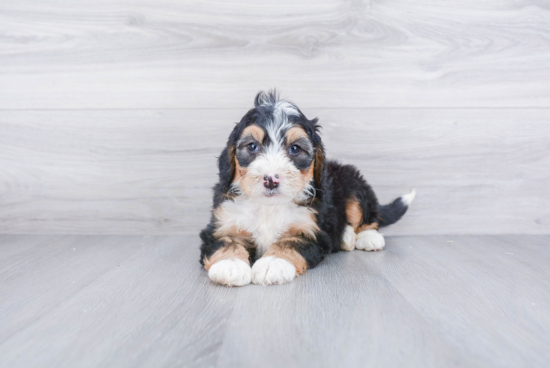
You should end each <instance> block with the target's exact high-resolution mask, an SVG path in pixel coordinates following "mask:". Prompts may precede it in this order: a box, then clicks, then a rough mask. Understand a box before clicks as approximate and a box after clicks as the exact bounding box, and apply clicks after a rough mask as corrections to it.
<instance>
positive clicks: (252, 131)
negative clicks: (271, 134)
mask: <svg viewBox="0 0 550 368" xmlns="http://www.w3.org/2000/svg"><path fill="white" fill-rule="evenodd" d="M245 135H251V136H252V138H254V139H255V140H256V141H257V142H258V143H262V141H263V140H264V136H265V132H264V130H263V129H262V128H260V127H259V126H257V125H249V126H247V127H246V128H245V129H244V130H243V133H242V134H241V137H244V136H245Z"/></svg>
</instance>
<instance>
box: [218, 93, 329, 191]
mask: <svg viewBox="0 0 550 368" xmlns="http://www.w3.org/2000/svg"><path fill="white" fill-rule="evenodd" d="M262 97H263V98H262ZM256 101H257V102H256V107H255V108H254V109H252V110H250V111H249V112H248V113H247V114H246V115H245V117H244V118H243V119H242V120H241V122H240V123H239V124H238V125H237V126H236V127H235V130H234V131H233V134H232V137H230V140H229V143H228V153H229V154H228V159H229V160H232V161H233V162H232V163H231V166H232V184H231V191H233V192H234V193H241V194H245V195H247V196H249V197H251V198H263V199H265V200H270V201H276V200H295V201H302V200H306V199H307V198H310V197H311V196H313V195H314V192H315V190H314V188H315V180H316V179H318V176H319V175H320V172H319V171H320V170H321V168H322V164H323V148H322V144H321V141H320V137H319V135H318V134H317V128H318V126H317V125H316V120H308V119H307V118H305V116H304V115H303V114H302V113H301V112H300V110H299V109H298V108H297V107H296V106H294V105H292V104H290V103H289V102H286V101H278V100H277V98H276V96H275V95H274V94H272V95H263V96H262V95H261V94H260V95H259V97H257V98H256Z"/></svg>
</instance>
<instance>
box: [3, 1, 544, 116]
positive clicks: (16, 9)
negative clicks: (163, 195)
mask: <svg viewBox="0 0 550 368" xmlns="http://www.w3.org/2000/svg"><path fill="white" fill-rule="evenodd" d="M549 22H550V8H549V7H548V6H547V4H545V3H544V2H539V1H530V0H519V1H516V0H504V1H496V0H492V1H482V2H480V1H476V0H468V1H456V0H455V1H446V2H444V3H442V2H440V1H436V0H425V1H415V2H410V1H407V0H392V1H375V0H372V1H353V2H349V1H343V0H320V1H306V2H298V3H297V2H295V1H291V0H270V1H262V2H258V1H242V2H238V3H235V2H230V3H229V2H220V1H185V2H182V1H176V0H159V1H142V2H136V1H131V0H115V1H110V0H109V1H107V0H99V1H93V2H78V3H76V4H73V5H72V6H70V7H69V6H66V4H65V2H62V1H59V0H47V1H40V2H38V1H36V0H27V1H20V0H8V1H3V2H2V5H0V108H2V109H55V108H57V109H60V108H61V109H65V108H70V109H74V108H146V107H147V108H197V107H204V108H213V107H218V108H219V107H223V108H244V107H246V106H248V103H249V101H250V100H251V99H252V97H253V96H254V94H255V93H256V92H257V91H258V90H259V89H266V88H270V87H279V88H281V89H282V90H283V91H285V92H286V93H288V96H290V97H292V98H294V99H296V100H297V101H299V102H300V103H301V104H302V106H307V107H339V108H341V107H354V108H357V107H396V106H397V107H400V106H404V107H472V106H477V107H510V106H516V107H549V106H550V69H549V68H547V67H546V66H547V65H550V28H549V27H548V24H549Z"/></svg>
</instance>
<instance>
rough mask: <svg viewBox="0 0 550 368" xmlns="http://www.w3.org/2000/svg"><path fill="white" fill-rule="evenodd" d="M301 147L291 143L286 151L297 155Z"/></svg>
mask: <svg viewBox="0 0 550 368" xmlns="http://www.w3.org/2000/svg"><path fill="white" fill-rule="evenodd" d="M301 150H302V149H301V148H300V147H298V146H297V145H295V144H293V145H292V146H290V148H289V149H288V152H289V153H290V154H291V155H297V154H298V153H300V151H301Z"/></svg>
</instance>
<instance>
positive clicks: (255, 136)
mask: <svg viewBox="0 0 550 368" xmlns="http://www.w3.org/2000/svg"><path fill="white" fill-rule="evenodd" d="M318 132H319V125H318V124H317V119H313V120H308V119H307V118H306V117H305V116H304V114H303V113H302V112H301V111H300V109H298V107H296V106H295V105H293V104H291V103H290V102H288V101H284V100H280V99H279V98H278V96H277V93H276V92H275V91H272V92H269V93H264V92H260V93H259V94H258V95H257V96H256V99H255V101H254V108H253V109H251V110H250V111H248V113H247V114H246V115H245V116H244V117H243V118H242V120H241V121H240V122H239V123H238V124H237V125H236V126H235V128H234V129H233V132H232V133H231V135H230V136H229V139H228V142H227V147H226V148H225V149H224V150H223V152H222V154H221V156H220V157H219V160H218V166H219V183H218V184H216V186H215V187H214V206H213V210H212V219H211V221H210V224H209V225H208V226H207V227H206V228H205V229H204V230H202V232H201V234H200V236H201V240H202V245H201V263H202V264H203V265H204V267H205V269H206V270H207V271H208V276H209V277H210V279H212V280H213V281H215V282H217V283H220V284H224V285H228V286H242V285H246V284H249V283H250V282H253V283H255V284H262V285H271V284H282V283H285V282H290V281H292V280H293V279H294V277H295V276H296V275H300V274H303V273H304V272H306V270H307V269H309V268H313V267H315V266H316V265H317V264H318V263H319V262H320V261H321V260H322V259H323V257H324V256H325V255H327V254H329V253H332V252H336V251H339V250H346V251H350V250H353V249H354V248H356V249H361V250H368V251H377V250H381V249H382V248H384V237H383V236H382V234H380V233H379V232H378V228H379V227H382V226H386V225H390V224H392V223H394V222H396V221H397V220H399V219H400V218H401V216H403V214H404V213H405V212H406V211H407V208H408V206H409V204H410V203H411V202H412V200H413V199H414V195H415V194H414V191H413V192H411V193H410V194H407V195H404V196H402V197H400V198H398V199H396V200H395V201H394V202H392V203H391V204H389V205H385V206H379V204H378V200H377V199H376V196H375V194H374V191H373V190H372V188H371V187H370V185H368V184H367V182H366V181H365V180H364V179H363V177H362V175H361V174H360V173H359V171H358V170H357V169H356V168H355V167H354V166H351V165H341V164H339V163H337V162H335V161H326V160H325V153H324V149H323V143H322V142H321V137H320V136H319V133H318Z"/></svg>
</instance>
